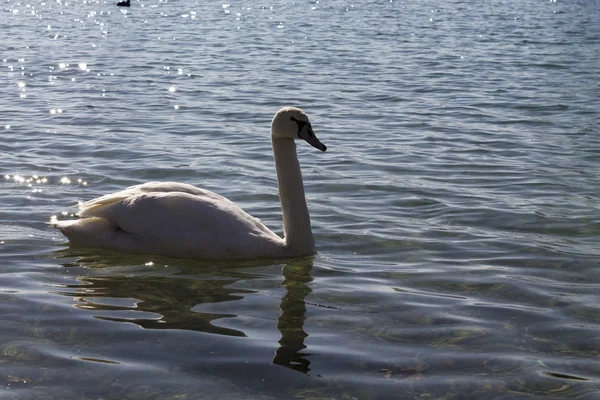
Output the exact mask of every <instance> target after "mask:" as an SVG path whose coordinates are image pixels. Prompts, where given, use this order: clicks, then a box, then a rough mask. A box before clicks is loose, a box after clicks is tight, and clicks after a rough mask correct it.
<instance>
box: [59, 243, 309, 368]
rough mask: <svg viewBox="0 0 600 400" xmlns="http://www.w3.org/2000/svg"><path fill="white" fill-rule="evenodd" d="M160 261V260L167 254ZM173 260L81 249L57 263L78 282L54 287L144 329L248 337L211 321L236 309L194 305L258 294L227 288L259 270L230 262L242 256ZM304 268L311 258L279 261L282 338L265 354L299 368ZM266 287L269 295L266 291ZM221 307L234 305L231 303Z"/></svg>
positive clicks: (303, 358) (303, 357) (302, 364)
mask: <svg viewBox="0 0 600 400" xmlns="http://www.w3.org/2000/svg"><path fill="white" fill-rule="evenodd" d="M70 252H71V250H66V251H63V252H61V253H60V254H59V258H65V257H72V253H70ZM69 253H70V254H69ZM128 260H129V262H128ZM162 261H165V264H167V263H168V262H169V261H171V262H172V261H173V260H172V259H171V260H167V259H165V260H162ZM177 262H178V265H177V267H172V268H166V269H165V268H164V267H162V265H163V263H162V262H156V264H157V266H156V267H149V266H148V264H146V265H144V264H143V263H140V259H139V257H137V259H136V256H132V257H129V258H125V259H123V257H122V255H107V256H102V257H97V256H95V255H84V256H82V257H81V256H80V257H78V258H77V259H76V261H75V262H73V263H64V264H63V265H64V266H65V267H69V268H74V267H75V268H77V269H78V270H79V269H83V270H84V271H85V275H78V276H77V278H76V279H77V281H78V282H79V283H78V284H70V285H65V289H64V290H63V291H61V294H63V295H66V296H70V297H73V298H74V299H75V301H76V302H77V304H76V307H77V308H81V309H87V310H96V311H101V313H100V314H99V315H95V316H94V317H95V318H98V319H102V320H107V321H115V322H128V323H134V324H137V325H139V326H141V327H143V328H145V329H180V330H192V331H199V332H206V333H212V334H217V335H226V336H237V337H245V336H247V335H246V334H245V333H244V332H243V331H241V330H238V329H233V328H228V327H223V326H218V325H215V322H216V321H217V320H219V319H223V318H233V317H237V316H238V315H237V314H233V313H219V312H202V311H198V310H199V309H203V308H210V305H213V306H214V305H217V304H218V303H224V302H231V301H239V300H242V299H243V298H244V297H246V296H247V295H248V294H257V295H260V294H261V291H260V290H256V289H240V288H234V287H233V285H234V284H235V282H238V281H245V282H248V281H252V280H255V279H259V278H264V275H260V274H256V273H248V272H245V271H244V268H238V267H237V266H240V265H243V266H245V265H244V264H241V263H237V264H230V265H228V267H229V268H223V266H222V265H221V266H219V267H217V266H213V267H211V266H210V264H207V265H206V266H201V267H198V265H197V264H194V263H193V262H191V261H185V260H184V261H181V260H177ZM158 265H160V266H161V268H158ZM248 265H252V264H248ZM256 265H257V264H256V263H254V266H256ZM311 269H312V259H303V260H296V261H293V262H289V263H287V264H284V265H283V268H282V271H283V280H282V282H281V286H282V287H284V288H285V295H284V296H283V298H282V299H281V303H280V305H279V309H280V314H279V316H278V319H277V329H278V330H279V333H280V335H281V338H280V339H279V342H278V347H277V349H276V351H275V355H274V357H273V360H272V362H273V363H274V364H277V365H280V366H283V367H286V368H290V369H292V370H294V371H298V372H302V373H305V374H306V373H308V372H309V371H310V361H309V359H308V356H309V354H307V353H303V352H302V351H303V350H304V349H305V348H306V345H305V344H304V340H305V339H306V337H308V334H307V333H306V331H305V330H304V321H305V319H306V317H305V314H306V300H305V299H306V297H307V296H308V295H309V294H310V293H311V289H310V288H309V287H308V284H309V283H310V282H311V281H312V280H313V278H312V276H311ZM165 270H166V271H165ZM79 272H82V271H79ZM265 294H268V295H269V296H271V295H272V293H270V292H269V293H265ZM203 305H204V306H206V307H203ZM219 308H220V309H222V308H223V307H219ZM228 308H229V309H232V310H235V309H236V306H235V305H232V306H229V307H228Z"/></svg>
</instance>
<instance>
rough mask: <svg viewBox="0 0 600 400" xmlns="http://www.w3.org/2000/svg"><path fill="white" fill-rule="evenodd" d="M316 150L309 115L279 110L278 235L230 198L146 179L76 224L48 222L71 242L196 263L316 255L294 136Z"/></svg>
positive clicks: (275, 132)
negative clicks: (280, 229) (280, 217)
mask: <svg viewBox="0 0 600 400" xmlns="http://www.w3.org/2000/svg"><path fill="white" fill-rule="evenodd" d="M298 138H301V139H304V140H306V141H307V142H308V143H310V144H311V145H312V146H314V147H316V148H317V149H319V150H321V151H325V150H327V147H325V145H324V144H323V143H321V142H320V141H319V139H317V137H316V136H315V134H314V132H313V129H312V126H311V124H310V121H309V120H308V116H307V115H306V114H305V113H304V112H303V111H302V110H300V109H299V108H295V107H285V108H282V109H281V110H279V111H278V112H277V114H275V117H273V120H272V121H271V142H272V145H273V153H274V156H275V166H276V169H277V180H278V182H279V198H280V200H281V210H282V212H283V232H284V238H283V239H282V238H280V237H279V236H278V235H276V234H275V233H273V232H272V231H271V230H270V229H269V228H267V227H266V226H265V225H264V224H263V223H262V222H260V220H258V219H257V218H254V217H252V216H250V215H249V214H248V213H246V212H245V211H244V210H242V209H241V208H240V207H238V206H237V205H236V204H234V203H233V202H232V201H230V200H228V199H226V198H225V197H223V196H220V195H218V194H216V193H213V192H211V191H209V190H205V189H200V188H197V187H194V186H191V185H186V184H184V183H175V182H149V183H144V184H142V185H136V186H131V187H129V188H127V189H125V190H123V191H120V192H117V193H113V194H108V195H105V196H102V197H99V198H97V199H94V200H90V201H88V202H85V203H83V204H81V205H80V206H79V208H80V210H79V212H78V215H79V216H80V217H82V218H80V219H76V220H66V221H56V220H53V221H52V222H51V223H52V224H53V225H54V226H55V227H57V228H59V229H60V230H61V232H62V233H63V234H64V235H65V236H66V237H67V238H68V239H69V241H70V242H71V243H72V244H75V245H79V246H85V247H99V248H105V249H113V250H118V251H122V252H128V253H142V254H156V255H165V256H170V257H184V258H196V259H208V260H217V259H253V258H263V257H269V258H271V257H276V258H277V257H296V256H304V255H310V254H313V253H314V252H315V242H314V238H313V234H312V231H311V227H310V217H309V214H308V209H307V207H306V199H305V197H304V185H303V183H302V173H301V172H300V164H299V163H298V156H297V154H296V144H295V142H294V139H298Z"/></svg>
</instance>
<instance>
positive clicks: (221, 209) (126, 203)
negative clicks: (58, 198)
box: [80, 192, 260, 234]
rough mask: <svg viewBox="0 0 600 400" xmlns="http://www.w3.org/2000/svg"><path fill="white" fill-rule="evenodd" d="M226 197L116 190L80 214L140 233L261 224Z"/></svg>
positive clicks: (226, 228)
mask: <svg viewBox="0 0 600 400" xmlns="http://www.w3.org/2000/svg"><path fill="white" fill-rule="evenodd" d="M223 199H224V200H226V201H222V199H214V198H212V197H210V196H203V195H193V194H189V193H185V192H164V193H161V192H151V193H143V192H142V193H139V192H136V193H133V194H129V195H128V196H127V197H123V196H122V195H119V193H115V195H113V197H112V198H111V199H110V200H111V201H110V202H109V199H105V200H104V201H102V202H101V203H99V204H96V205H94V206H91V207H86V208H84V209H83V210H82V212H80V214H81V215H82V216H84V217H98V218H104V219H106V220H109V221H111V222H113V223H114V224H115V225H117V226H118V227H119V228H120V229H122V230H124V231H127V232H131V233H137V234H141V233H157V232H158V231H159V230H161V229H162V230H164V229H166V228H178V229H187V230H189V229H212V230H216V229H220V230H224V231H234V230H235V229H241V227H240V225H248V226H249V227H250V226H254V225H256V224H260V221H259V220H258V219H256V218H253V217H251V216H250V215H248V214H247V213H246V212H245V211H243V210H242V209H241V208H240V207H238V206H237V205H235V203H233V202H231V201H229V200H227V199H225V198H223ZM98 200H100V199H98ZM246 229H248V227H246Z"/></svg>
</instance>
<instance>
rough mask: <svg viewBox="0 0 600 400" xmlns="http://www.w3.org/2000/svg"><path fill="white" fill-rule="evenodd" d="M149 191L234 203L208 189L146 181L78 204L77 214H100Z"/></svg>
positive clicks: (84, 215) (90, 215)
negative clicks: (108, 208) (184, 194)
mask: <svg viewBox="0 0 600 400" xmlns="http://www.w3.org/2000/svg"><path fill="white" fill-rule="evenodd" d="M151 193H188V194H191V195H196V196H201V197H204V198H206V199H212V200H214V201H220V202H223V203H231V204H233V205H235V204H234V203H233V202H231V201H230V200H229V199H227V198H226V197H223V196H221V195H218V194H216V193H214V192H211V191H210V190H206V189H200V188H198V187H195V186H192V185H187V184H185V183H178V182H147V183H144V184H141V185H135V186H130V187H128V188H127V189H124V190H121V191H120V192H116V193H111V194H107V195H104V196H102V197H98V198H96V199H93V200H90V201H86V202H85V203H82V204H80V205H79V212H78V213H77V215H79V216H80V217H93V216H100V215H99V214H102V210H103V209H104V208H106V207H108V206H111V205H112V204H116V203H119V202H121V201H124V200H126V199H129V198H133V197H135V196H139V195H142V194H151Z"/></svg>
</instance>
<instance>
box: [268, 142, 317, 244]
mask: <svg viewBox="0 0 600 400" xmlns="http://www.w3.org/2000/svg"><path fill="white" fill-rule="evenodd" d="M272 142H273V153H274V155H275V167H276V168H277V181H278V182H279V199H280V200H281V211H282V213H283V233H284V240H285V245H286V247H287V249H288V250H289V252H290V253H291V254H290V255H307V254H312V253H314V251H315V239H314V238H313V234H312V230H311V228H310V216H309V215H308V208H307V207H306V198H305V197H304V184H303V183H302V173H301V172H300V164H299V163H298V155H297V154H296V143H294V140H292V139H280V138H275V137H273V138H272Z"/></svg>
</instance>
